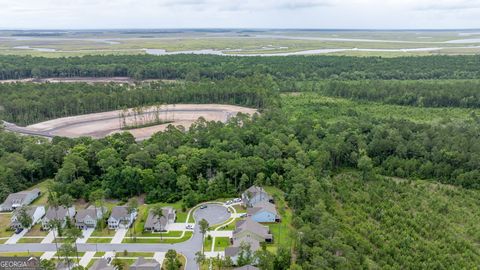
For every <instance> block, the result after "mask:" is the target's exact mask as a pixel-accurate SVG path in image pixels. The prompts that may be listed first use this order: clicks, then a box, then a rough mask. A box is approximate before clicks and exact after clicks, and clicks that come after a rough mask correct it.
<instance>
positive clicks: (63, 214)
mask: <svg viewBox="0 0 480 270" xmlns="http://www.w3.org/2000/svg"><path fill="white" fill-rule="evenodd" d="M74 216H75V207H70V208H65V207H64V206H59V207H51V206H50V207H49V208H48V210H47V213H46V214H45V217H44V218H43V219H42V229H44V230H49V229H50V221H52V220H58V221H60V225H61V226H62V227H65V225H66V224H67V219H70V220H72V219H73V217H74Z"/></svg>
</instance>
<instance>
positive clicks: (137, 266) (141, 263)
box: [129, 257, 160, 270]
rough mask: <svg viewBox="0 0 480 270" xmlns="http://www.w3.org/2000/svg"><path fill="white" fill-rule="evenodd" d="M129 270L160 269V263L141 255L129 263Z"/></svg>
mask: <svg viewBox="0 0 480 270" xmlns="http://www.w3.org/2000/svg"><path fill="white" fill-rule="evenodd" d="M129 269H130V270H160V264H159V263H158V262H157V261H156V260H153V259H150V260H147V259H145V258H143V257H138V259H137V260H136V261H135V262H133V263H132V264H131V265H130V268H129Z"/></svg>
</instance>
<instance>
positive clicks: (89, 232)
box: [77, 228, 95, 244]
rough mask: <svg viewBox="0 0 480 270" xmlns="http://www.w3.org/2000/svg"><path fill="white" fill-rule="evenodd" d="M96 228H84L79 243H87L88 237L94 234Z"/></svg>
mask: <svg viewBox="0 0 480 270" xmlns="http://www.w3.org/2000/svg"><path fill="white" fill-rule="evenodd" d="M94 230H95V229H94V228H88V229H86V230H82V234H83V237H82V238H79V239H77V244H84V243H86V242H87V240H88V238H89V237H90V235H92V233H93V231H94Z"/></svg>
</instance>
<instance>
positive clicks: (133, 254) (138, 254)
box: [117, 251, 155, 257]
mask: <svg viewBox="0 0 480 270" xmlns="http://www.w3.org/2000/svg"><path fill="white" fill-rule="evenodd" d="M153 254H155V253H154V252H128V251H127V252H126V253H125V251H123V252H117V256H118V257H153Z"/></svg>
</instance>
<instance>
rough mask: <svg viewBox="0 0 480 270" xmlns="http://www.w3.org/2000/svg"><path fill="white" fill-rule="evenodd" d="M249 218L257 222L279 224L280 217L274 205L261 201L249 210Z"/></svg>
mask: <svg viewBox="0 0 480 270" xmlns="http://www.w3.org/2000/svg"><path fill="white" fill-rule="evenodd" d="M247 216H249V217H251V218H252V219H253V220H254V221H256V222H277V221H280V217H279V216H278V213H277V208H276V207H275V205H274V204H273V203H270V202H267V201H261V202H259V203H257V204H256V205H255V206H254V207H252V208H248V209H247Z"/></svg>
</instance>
